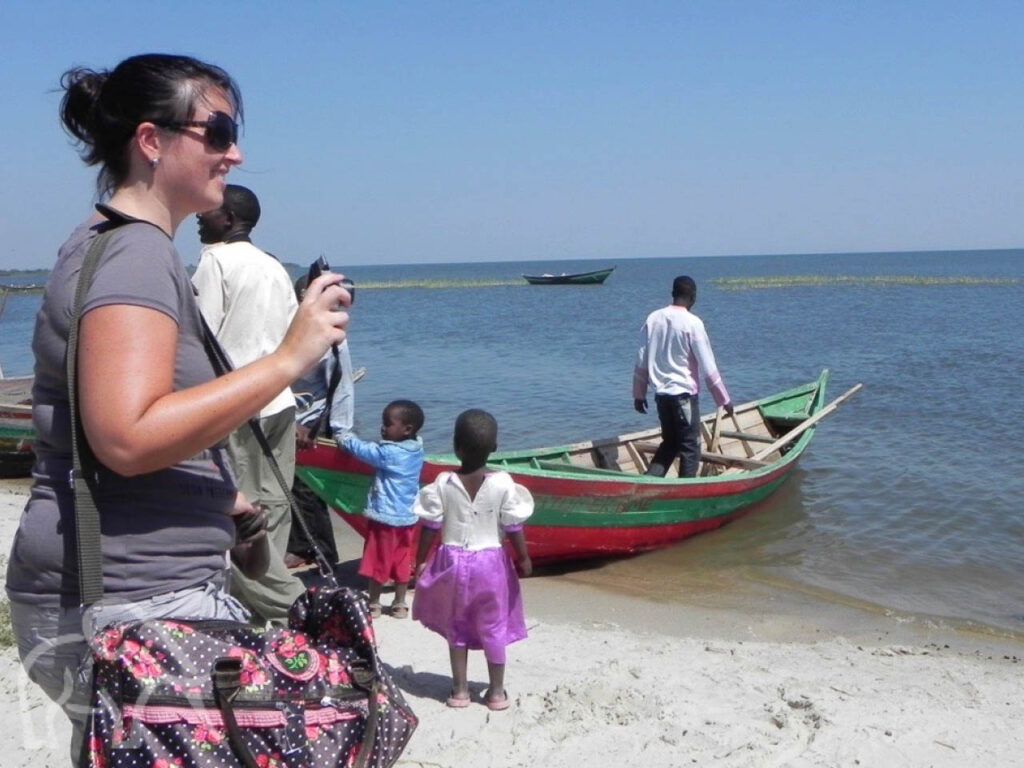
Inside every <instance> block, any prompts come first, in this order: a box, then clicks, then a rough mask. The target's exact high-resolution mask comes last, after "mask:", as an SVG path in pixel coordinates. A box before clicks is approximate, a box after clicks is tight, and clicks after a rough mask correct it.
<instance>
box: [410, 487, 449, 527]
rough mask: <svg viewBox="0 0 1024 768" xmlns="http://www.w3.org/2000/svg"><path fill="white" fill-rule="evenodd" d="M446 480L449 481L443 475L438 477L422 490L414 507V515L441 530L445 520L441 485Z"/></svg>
mask: <svg viewBox="0 0 1024 768" xmlns="http://www.w3.org/2000/svg"><path fill="white" fill-rule="evenodd" d="M445 479H447V475H445V474H441V475H438V477H437V479H435V480H434V482H432V483H430V484H429V485H425V486H423V487H422V488H421V489H420V492H419V495H417V496H416V501H415V503H414V504H413V505H412V511H413V514H415V515H416V516H417V517H419V518H420V520H422V521H423V522H424V524H426V525H428V526H430V527H431V528H440V527H441V521H442V519H443V518H444V503H443V501H442V500H441V485H442V481H443V480H445Z"/></svg>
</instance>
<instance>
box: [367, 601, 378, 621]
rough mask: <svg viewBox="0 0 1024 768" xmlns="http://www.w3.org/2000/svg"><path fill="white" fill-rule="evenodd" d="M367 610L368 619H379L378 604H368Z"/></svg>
mask: <svg viewBox="0 0 1024 768" xmlns="http://www.w3.org/2000/svg"><path fill="white" fill-rule="evenodd" d="M369 608H370V618H371V619H379V618H380V614H381V607H380V603H370V605H369Z"/></svg>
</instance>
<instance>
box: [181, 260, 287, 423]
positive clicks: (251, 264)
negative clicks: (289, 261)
mask: <svg viewBox="0 0 1024 768" xmlns="http://www.w3.org/2000/svg"><path fill="white" fill-rule="evenodd" d="M192 284H193V285H194V286H195V287H196V290H197V291H198V292H199V295H198V296H197V298H196V300H197V301H198V303H199V310H200V311H201V312H202V313H203V317H204V318H206V322H207V324H208V325H209V326H210V329H211V330H212V331H213V335H214V336H216V337H217V341H219V342H220V345H221V346H222V347H224V351H225V352H227V353H228V357H230V358H231V362H232V364H233V365H234V366H235V367H236V368H241V367H242V366H243V365H248V364H249V363H251V362H253V361H254V360H258V359H259V358H261V357H263V356H265V355H268V354H270V353H271V352H273V351H274V350H275V349H277V348H278V346H279V345H280V344H281V341H282V340H283V339H284V335H285V333H286V332H287V330H288V326H289V325H290V324H291V322H292V317H293V316H294V315H295V311H296V310H297V309H298V308H299V303H298V300H297V299H296V298H295V288H294V287H292V280H291V278H290V277H289V276H288V271H287V270H286V269H285V268H284V267H283V266H281V263H280V262H279V261H278V260H277V259H275V258H274V257H273V256H270V255H269V254H267V253H264V252H263V251H261V250H260V249H259V248H257V247H256V246H255V245H253V244H252V243H250V242H248V241H245V240H240V241H236V242H233V243H213V244H211V245H207V246H206V247H204V248H203V250H202V253H201V254H200V256H199V265H198V266H197V267H196V271H195V274H194V275H193V276H192ZM294 406H295V398H294V397H293V396H292V392H291V390H290V389H287V388H286V389H285V390H284V391H283V392H281V393H280V394H279V395H277V396H276V397H275V398H274V399H273V400H271V401H270V403H268V404H267V405H266V407H264V408H263V410H262V411H260V417H261V418H266V417H268V416H273V415H274V414H277V413H280V412H281V411H283V410H285V409H286V408H292V407H294Z"/></svg>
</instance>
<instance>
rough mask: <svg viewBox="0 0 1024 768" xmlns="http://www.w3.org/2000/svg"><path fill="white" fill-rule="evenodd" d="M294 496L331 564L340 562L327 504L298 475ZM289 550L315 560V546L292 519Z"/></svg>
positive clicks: (303, 516)
mask: <svg viewBox="0 0 1024 768" xmlns="http://www.w3.org/2000/svg"><path fill="white" fill-rule="evenodd" d="M292 496H293V497H294V499H295V506H296V507H298V512H299V514H301V515H302V519H303V520H304V521H305V523H306V527H307V528H309V532H310V533H311V534H312V535H313V540H314V541H315V542H316V545H317V546H318V547H320V551H321V552H323V553H324V556H325V557H326V558H327V562H329V563H330V564H331V565H337V563H338V546H337V544H335V543H334V527H333V526H332V525H331V513H330V511H329V510H328V509H327V505H326V504H325V503H324V502H323V501H322V500H321V499H320V497H319V496H317V495H316V494H315V493H314V492H313V490H312V489H311V488H310V487H309V486H308V485H306V484H305V483H304V482H302V480H300V479H299V477H298V476H296V477H295V482H294V483H293V484H292ZM288 551H289V552H290V553H291V554H293V555H298V556H299V557H304V558H306V559H307V560H313V548H312V547H311V546H310V545H309V541H308V540H307V539H306V536H305V534H304V533H303V532H302V528H301V526H300V525H299V523H297V522H296V521H295V520H292V532H291V536H290V537H289V538H288Z"/></svg>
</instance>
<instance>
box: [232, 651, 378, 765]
mask: <svg viewBox="0 0 1024 768" xmlns="http://www.w3.org/2000/svg"><path fill="white" fill-rule="evenodd" d="M371 675H372V679H371V680H366V681H364V682H363V683H360V681H359V680H358V679H357V680H356V681H355V683H356V685H357V686H358V687H360V688H363V690H365V691H366V726H365V728H364V729H363V743H362V744H361V745H360V747H359V754H358V756H357V757H356V761H355V763H354V764H353V768H366V765H367V763H368V762H369V760H370V753H371V752H373V742H374V739H376V737H377V722H378V720H379V714H380V707H379V705H378V703H377V695H378V693H379V692H380V680H379V678H377V676H376V675H373V674H372V673H371ZM241 687H242V660H241V659H239V658H237V657H234V656H221V657H220V658H219V659H216V660H215V661H214V662H213V695H214V698H215V700H216V702H217V708H218V709H219V710H220V713H221V716H222V717H223V718H224V726H225V728H226V730H227V732H228V741H229V742H230V743H231V749H232V750H233V751H234V753H235V756H236V757H238V758H239V759H240V760H241V761H242V762H243V763H244V764H245V768H259V765H258V764H257V763H256V758H255V756H254V755H253V753H252V750H250V749H249V747H248V745H247V744H246V743H245V740H244V739H243V738H242V729H241V728H239V727H238V719H237V718H236V717H235V708H234V702H235V697H236V696H238V691H239V689H240V688H241Z"/></svg>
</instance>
